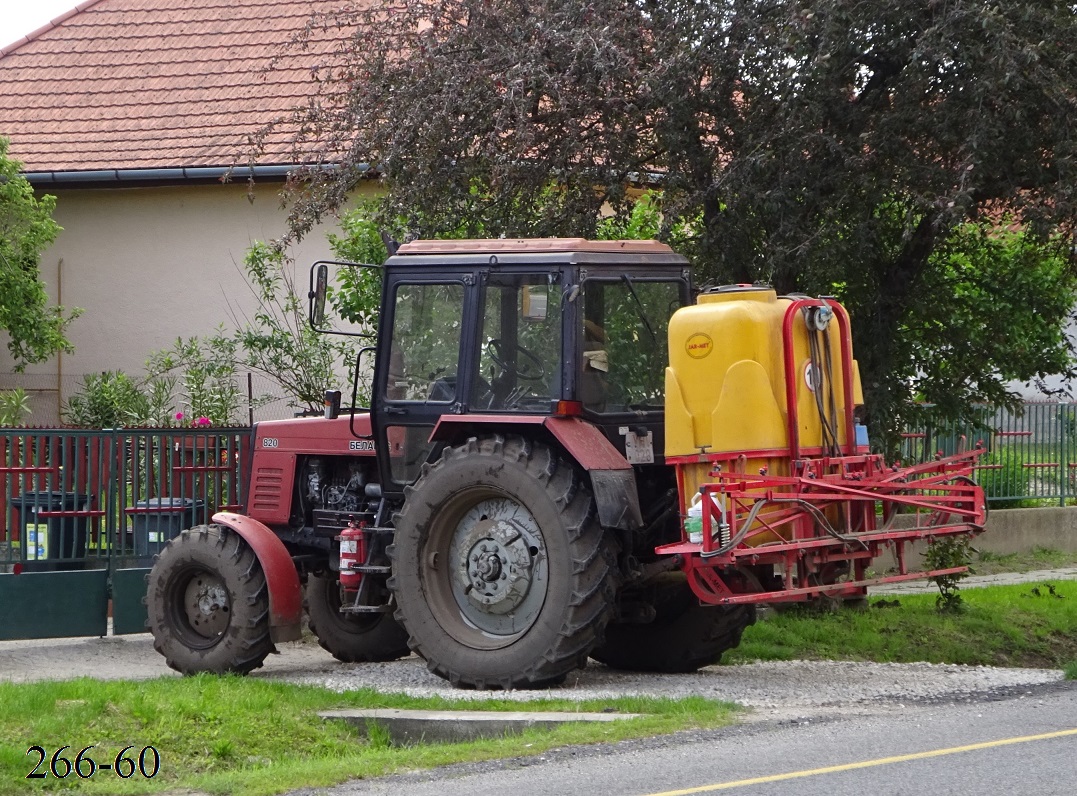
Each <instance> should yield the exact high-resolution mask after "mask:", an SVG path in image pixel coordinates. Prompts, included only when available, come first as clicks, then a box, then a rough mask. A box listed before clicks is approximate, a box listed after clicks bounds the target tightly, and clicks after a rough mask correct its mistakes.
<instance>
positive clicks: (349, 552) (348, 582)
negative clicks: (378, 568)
mask: <svg viewBox="0 0 1077 796" xmlns="http://www.w3.org/2000/svg"><path fill="white" fill-rule="evenodd" d="M337 539H338V540H339V541H340V585H341V586H343V587H344V590H345V591H357V590H358V589H359V583H360V582H361V581H362V579H363V573H361V572H356V571H355V570H354V567H357V566H359V565H360V564H362V563H363V562H364V561H366V534H365V533H363V529H362V527H361V526H360V527H356V526H355V525H354V524H353V523H348V527H347V528H345V529H344V530H342V531H341V532H340V536H338V537H337Z"/></svg>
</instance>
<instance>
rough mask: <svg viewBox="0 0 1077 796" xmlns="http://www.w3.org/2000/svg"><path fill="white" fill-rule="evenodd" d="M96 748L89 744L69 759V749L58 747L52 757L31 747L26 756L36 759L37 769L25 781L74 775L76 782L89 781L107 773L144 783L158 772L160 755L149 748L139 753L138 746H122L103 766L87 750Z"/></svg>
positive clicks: (42, 749) (39, 749)
mask: <svg viewBox="0 0 1077 796" xmlns="http://www.w3.org/2000/svg"><path fill="white" fill-rule="evenodd" d="M95 746H96V744H90V745H89V746H87V747H85V748H84V749H83V750H82V751H81V752H79V753H78V754H77V755H75V758H74V759H71V758H69V757H67V756H66V755H65V753H67V752H68V750H69V749H71V747H70V746H61V747H60V748H59V749H57V750H56V751H55V752H54V753H53V755H52V757H49V753H48V752H47V751H45V747H43V746H36V745H35V746H31V747H30V748H29V749H27V750H26V754H27V755H29V756H31V757H37V765H35V766H34V768H33V770H32V771H31V772H30V773H29V774H27V775H26V778H27V779H45V778H46V777H48V776H50V775H51V776H54V777H56V778H57V779H67V777H69V776H71V775H72V774H74V775H75V776H77V777H78V778H79V779H89V778H90V777H92V776H94V775H95V774H98V773H101V772H109V773H112V774H115V775H116V776H117V777H119V778H120V779H130V778H131V777H133V776H134V775H135V774H140V775H142V776H143V777H146V778H147V779H150V778H151V777H155V776H157V772H158V771H160V770H161V755H160V753H159V752H158V751H157V750H156V749H155V748H154V747H152V746H143V747H142V750H141V751H139V750H138V747H137V746H125V747H124V748H123V749H121V750H120V751H119V753H118V754H117V755H116V757H114V758H112V760H110V761H108V762H105V763H98V762H97V761H96V760H94V759H93V757H91V756H90V750H91V749H93V748H94V747H95Z"/></svg>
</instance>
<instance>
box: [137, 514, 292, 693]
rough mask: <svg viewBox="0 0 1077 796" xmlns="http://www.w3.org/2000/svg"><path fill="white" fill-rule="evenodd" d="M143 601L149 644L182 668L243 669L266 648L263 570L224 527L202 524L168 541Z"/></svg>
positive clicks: (254, 665)
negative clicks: (146, 615)
mask: <svg viewBox="0 0 1077 796" xmlns="http://www.w3.org/2000/svg"><path fill="white" fill-rule="evenodd" d="M146 602H147V610H148V613H149V625H150V632H151V633H153V647H154V649H156V650H157V651H158V652H159V653H161V654H162V655H164V657H165V661H166V662H167V663H168V665H169V666H171V667H172V668H173V669H175V670H176V671H178V672H182V673H183V674H196V673H198V672H212V673H215V674H224V673H226V672H234V673H237V674H246V673H247V672H249V671H251V670H252V669H257V668H258V667H259V666H261V665H262V661H264V660H265V657H266V655H268V654H269V653H270V652H272V651H273V641H272V640H271V639H270V636H269V589H268V587H267V586H266V578H265V574H264V573H263V572H262V566H261V564H259V562H258V558H257V556H255V554H254V551H253V550H252V549H251V547H250V545H248V544H247V543H246V541H244V540H243V538H242V537H241V536H240V535H239V534H237V533H236V532H235V531H233V530H231V529H229V528H225V527H223V526H220V525H202V526H199V527H197V528H192V529H191V530H187V531H184V532H183V533H181V534H180V535H179V536H177V537H176V538H175V539H173V540H172V541H171V542H169V544H168V546H167V547H165V549H164V550H163V551H162V552H161V555H160V556H159V557H158V559H157V562H156V563H155V564H154V567H153V570H152V571H151V572H150V577H149V589H148V590H147V596H146Z"/></svg>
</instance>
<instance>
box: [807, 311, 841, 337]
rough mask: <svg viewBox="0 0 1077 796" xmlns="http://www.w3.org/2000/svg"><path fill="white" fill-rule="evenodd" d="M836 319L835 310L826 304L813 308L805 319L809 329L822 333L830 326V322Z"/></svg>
mask: <svg viewBox="0 0 1077 796" xmlns="http://www.w3.org/2000/svg"><path fill="white" fill-rule="evenodd" d="M833 319H834V310H832V309H831V308H830V306H829V305H827V304H824V305H823V306H821V307H812V310H811V312H809V313H808V315H807V318H806V319H805V320H806V322H807V324H808V328H809V329H813V330H815V331H818V332H821V331H823V330H825V329H826V327H828V326H829V325H830V322H831V321H832V320H833Z"/></svg>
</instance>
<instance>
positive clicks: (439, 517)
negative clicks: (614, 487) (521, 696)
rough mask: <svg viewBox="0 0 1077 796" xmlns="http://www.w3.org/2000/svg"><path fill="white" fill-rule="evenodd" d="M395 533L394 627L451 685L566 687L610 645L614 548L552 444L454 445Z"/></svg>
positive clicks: (492, 441) (499, 441)
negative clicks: (602, 645)
mask: <svg viewBox="0 0 1077 796" xmlns="http://www.w3.org/2000/svg"><path fill="white" fill-rule="evenodd" d="M395 525H396V532H395V535H394V539H393V544H392V546H390V547H389V555H390V557H391V558H392V561H393V575H392V577H391V578H390V579H389V587H390V588H391V589H392V590H393V594H394V595H395V598H396V603H397V606H398V610H397V614H396V616H397V619H398V620H399V621H400V622H401V624H403V625H404V627H405V628H407V631H408V633H409V635H410V636H411V642H410V644H411V648H412V649H413V650H414V651H415V652H416V653H418V654H419V655H421V656H422V657H423V658H425V659H426V662H427V666H428V668H429V669H430V670H431V671H432V672H434V673H435V674H438V675H440V676H441V677H444V678H445V679H447V680H449V681H450V682H452V683H453V684H454V685H458V686H465V687H473V688H528V687H537V686H542V685H549V684H552V683H557V682H560V681H562V680H564V678H565V676H566V675H567V674H568V672H570V671H572V670H573V669H576V668H578V667H580V666H583V665H585V664H586V662H587V656H588V654H589V653H590V651H591V649H592V648H593V647H594V646H595V645H596V644H598V643H599V642H600V641H601V640H602V633H603V631H604V629H605V627H606V624H607V623H608V622H609V620H610V618H611V616H612V613H613V605H614V599H615V597H616V589H617V585H618V574H617V568H616V561H615V558H616V546H615V545H616V543H615V541H614V540H613V539H612V538H611V537H610V536H609V535H608V534H606V533H604V532H603V530H602V528H601V527H600V526H599V524H598V522H597V520H596V517H595V507H594V498H593V497H592V495H591V493H590V491H589V490H588V489H587V488H586V486H585V484H584V483H582V481H581V480H580V479H579V478H578V477H577V476H576V474H575V473H574V471H573V468H572V466H571V465H570V464H569V463H568V462H566V461H563V460H561V459H559V457H558V456H557V454H556V453H555V452H554V451H552V450H551V449H550V448H548V447H546V446H545V445H540V444H533V443H531V442H529V441H527V440H524V439H521V438H519V437H510V438H507V439H505V438H502V437H495V436H490V437H484V438H482V439H474V438H472V439H470V440H468V441H467V442H466V443H465V444H463V445H460V446H458V447H453V448H447V449H446V450H445V452H444V454H443V455H442V457H441V459H440V460H438V461H437V462H435V463H433V464H432V465H426V466H424V468H423V473H422V475H421V476H420V478H419V480H418V481H417V482H416V483H415V484H414V486H412V487H410V488H408V489H407V490H406V495H405V500H404V506H403V508H402V510H401V512H400V514H399V515H397V517H396V521H395Z"/></svg>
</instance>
